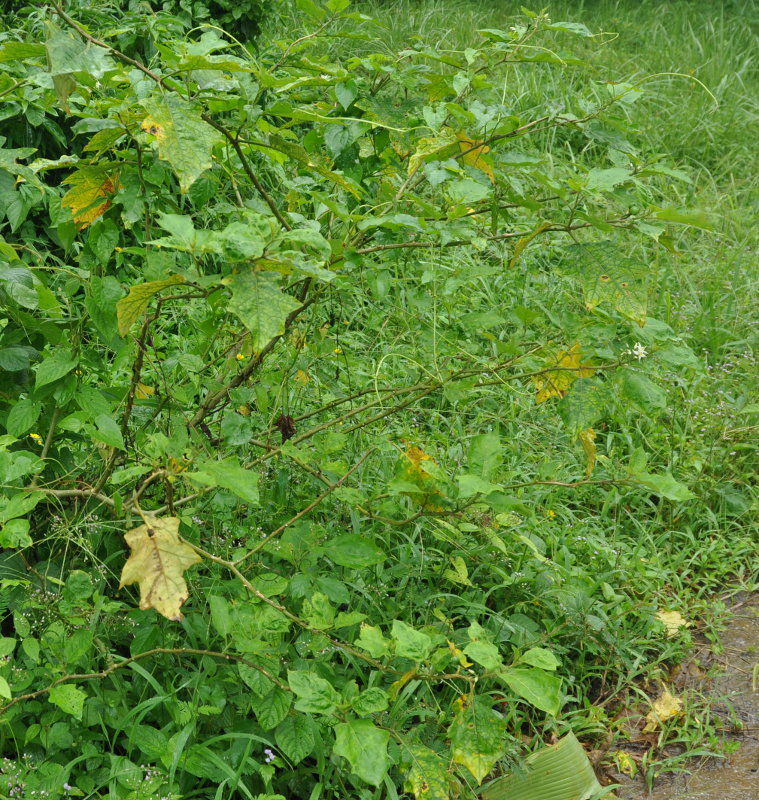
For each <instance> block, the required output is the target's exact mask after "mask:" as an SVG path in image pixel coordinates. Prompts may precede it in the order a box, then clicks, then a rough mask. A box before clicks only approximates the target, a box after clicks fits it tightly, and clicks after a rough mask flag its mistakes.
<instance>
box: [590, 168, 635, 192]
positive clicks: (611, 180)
mask: <svg viewBox="0 0 759 800" xmlns="http://www.w3.org/2000/svg"><path fill="white" fill-rule="evenodd" d="M631 175H632V173H631V172H630V170H629V169H623V168H622V167H611V168H610V169H598V168H596V167H594V168H593V169H591V170H590V172H588V177H587V180H586V181H585V188H586V189H587V190H588V191H590V192H610V191H611V190H612V189H613V188H614V187H615V186H619V184H620V183H624V182H625V181H626V180H628V179H629V178H630V176H631Z"/></svg>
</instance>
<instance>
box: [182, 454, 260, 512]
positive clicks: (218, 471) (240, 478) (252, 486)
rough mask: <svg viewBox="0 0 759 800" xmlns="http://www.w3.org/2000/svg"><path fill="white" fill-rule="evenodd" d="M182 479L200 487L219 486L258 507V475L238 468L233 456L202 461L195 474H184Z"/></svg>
mask: <svg viewBox="0 0 759 800" xmlns="http://www.w3.org/2000/svg"><path fill="white" fill-rule="evenodd" d="M183 477H185V478H187V479H188V480H190V481H192V482H193V483H199V484H200V485H201V486H220V487H221V488H222V489H229V491H231V492H234V494H236V495H237V496H238V497H239V498H241V499H242V500H244V501H245V502H246V503H249V504H251V505H256V506H257V505H258V503H259V494H258V479H259V477H260V476H259V474H258V473H257V472H252V471H251V470H248V469H245V468H244V467H241V466H240V463H239V462H238V460H237V459H236V458H235V457H234V456H230V457H229V458H225V459H224V460H223V461H203V462H200V463H199V464H198V470H197V471H195V472H185V473H183Z"/></svg>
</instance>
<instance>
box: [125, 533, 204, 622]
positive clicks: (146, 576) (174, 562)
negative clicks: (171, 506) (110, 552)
mask: <svg viewBox="0 0 759 800" xmlns="http://www.w3.org/2000/svg"><path fill="white" fill-rule="evenodd" d="M124 538H125V539H126V542H127V544H128V545H129V548H130V549H131V551H132V554H131V555H130V556H129V559H128V560H127V562H126V564H124V568H123V570H122V571H121V583H120V584H119V589H120V588H121V587H122V586H128V585H129V584H131V583H139V585H140V608H141V609H142V610H143V611H144V610H146V609H148V608H154V609H155V610H156V611H157V612H158V613H159V614H162V615H163V616H164V617H166V618H167V619H170V620H172V621H174V622H179V621H180V620H181V619H182V614H181V612H180V610H179V609H180V608H181V606H182V603H184V601H185V600H187V597H188V595H189V592H188V590H187V584H186V583H185V581H184V577H183V573H184V571H185V570H186V569H188V568H189V567H191V566H192V565H193V564H197V563H199V562H200V561H201V558H200V556H199V555H198V554H197V553H196V552H195V550H193V548H192V547H190V545H189V544H187V542H183V541H182V540H181V539H180V538H179V520H178V519H177V518H176V517H163V518H156V519H154V520H151V521H150V523H149V524H145V525H140V527H139V528H134V529H133V530H131V531H128V532H127V533H125V534H124Z"/></svg>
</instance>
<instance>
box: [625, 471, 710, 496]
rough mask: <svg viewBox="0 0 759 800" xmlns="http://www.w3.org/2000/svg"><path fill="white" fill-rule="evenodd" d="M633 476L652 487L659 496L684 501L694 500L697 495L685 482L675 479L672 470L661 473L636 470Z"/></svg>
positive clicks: (643, 484) (639, 481)
mask: <svg viewBox="0 0 759 800" xmlns="http://www.w3.org/2000/svg"><path fill="white" fill-rule="evenodd" d="M632 477H633V478H634V479H635V481H637V482H638V483H639V484H641V485H642V486H645V487H646V488H647V489H651V491H652V492H655V493H656V494H658V495H659V497H666V498H667V500H674V501H676V502H678V503H684V502H685V501H686V500H693V499H695V497H696V495H695V494H693V492H691V490H690V489H689V488H688V487H687V486H686V485H685V484H684V483H680V481H678V480H675V478H674V477H672V473H671V472H664V473H662V474H661V475H654V474H652V473H650V472H636V473H634V474H633V476H632Z"/></svg>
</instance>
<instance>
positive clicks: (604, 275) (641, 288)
mask: <svg viewBox="0 0 759 800" xmlns="http://www.w3.org/2000/svg"><path fill="white" fill-rule="evenodd" d="M567 256H568V261H569V270H568V271H569V272H570V273H571V274H573V275H574V276H575V277H576V278H578V279H579V282H580V284H581V285H582V290H583V295H584V297H585V306H586V308H588V309H589V310H592V309H594V308H596V306H599V305H601V304H602V303H603V304H608V305H610V306H612V307H613V308H615V309H616V310H617V311H619V313H620V314H623V315H624V316H625V317H627V318H628V319H631V320H633V321H634V322H637V323H638V324H639V325H640V326H641V327H642V326H643V325H644V323H645V321H646V307H647V303H648V273H649V270H648V269H647V267H646V266H645V264H644V263H642V262H641V261H640V260H639V259H636V258H631V257H630V256H628V255H626V254H625V253H623V252H622V251H621V250H620V249H619V248H618V247H617V246H616V245H615V244H613V243H612V242H608V241H606V242H593V243H589V244H575V245H572V246H571V247H568V248H567Z"/></svg>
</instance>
